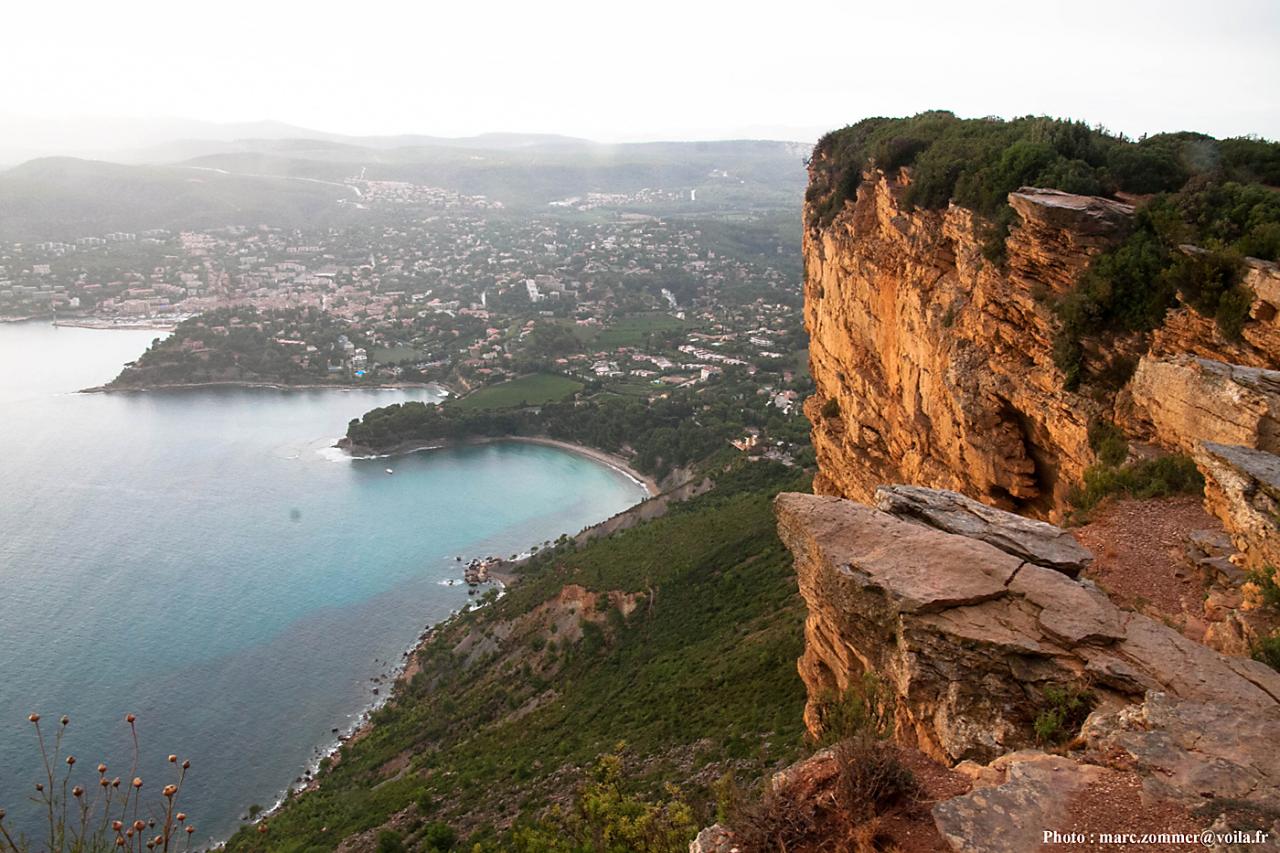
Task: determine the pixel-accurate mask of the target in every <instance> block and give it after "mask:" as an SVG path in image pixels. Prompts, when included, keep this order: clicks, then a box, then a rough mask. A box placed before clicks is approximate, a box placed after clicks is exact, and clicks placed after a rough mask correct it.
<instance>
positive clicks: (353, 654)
mask: <svg viewBox="0 0 1280 853" xmlns="http://www.w3.org/2000/svg"><path fill="white" fill-rule="evenodd" d="M157 334H159V335H161V336H162V335H163V334H164V333H163V332H159V333H157V332H155V331H138V330H132V331H131V330H94V329H81V328H66V327H55V326H53V325H51V324H48V323H38V322H27V323H14V324H5V325H0V808H3V809H5V810H6V812H7V815H8V816H7V817H6V823H7V825H9V826H10V827H11V828H12V827H16V828H18V829H21V830H25V831H28V832H31V833H33V836H34V837H37V838H39V837H42V836H39V835H38V830H39V829H40V827H41V826H42V823H41V820H42V817H41V814H42V813H41V812H39V811H38V810H37V808H36V807H35V806H34V804H32V803H31V802H30V801H29V797H30V796H31V795H32V794H33V793H34V787H33V786H34V783H35V782H36V781H38V780H39V779H40V778H42V776H43V773H44V771H43V769H42V764H41V757H40V753H39V749H38V745H37V743H36V740H35V732H34V727H33V726H32V725H31V723H30V722H28V719H27V718H28V715H29V714H32V713H38V714H40V715H41V717H42V719H41V727H42V728H43V730H44V732H45V734H46V735H47V736H49V737H50V738H52V737H53V736H54V734H55V733H56V732H57V730H59V729H61V728H62V726H61V724H60V722H59V718H60V717H61V716H62V715H66V716H67V717H68V718H69V720H70V722H69V723H68V725H67V726H66V727H65V731H64V732H63V743H62V753H63V754H64V755H65V754H67V753H71V754H73V755H74V756H75V757H76V759H77V763H76V764H75V770H74V775H75V778H74V779H73V782H72V784H75V781H77V780H78V781H80V782H82V783H83V782H84V781H85V780H86V779H88V780H90V781H93V780H95V779H96V777H97V772H96V769H95V768H96V766H97V765H98V763H99V762H100V761H102V762H105V763H106V764H107V765H108V768H109V769H108V774H107V775H108V776H109V777H110V776H115V775H119V776H122V777H125V776H127V774H129V773H130V772H132V761H133V758H132V755H133V749H132V742H131V738H130V731H129V726H128V725H127V723H126V722H125V715H126V714H133V715H135V717H136V726H137V732H138V738H139V742H140V747H141V748H140V754H141V763H140V765H139V770H138V775H139V776H141V777H142V779H143V780H144V790H147V791H150V792H151V795H152V797H153V798H155V797H157V796H158V792H159V789H160V788H161V787H163V785H164V784H166V783H167V782H169V781H171V779H170V777H171V776H172V775H173V774H174V773H175V772H176V765H172V764H169V763H168V762H167V760H166V758H167V756H169V755H170V754H173V755H176V756H178V757H179V759H180V760H189V761H190V763H191V768H190V770H189V771H188V774H187V778H186V782H185V784H184V786H183V790H182V792H181V807H182V809H183V810H184V811H185V812H187V813H188V815H190V817H189V822H191V823H193V824H194V825H195V826H196V827H197V834H196V836H195V838H196V839H197V840H200V841H203V842H205V843H208V842H210V841H215V840H221V839H223V838H225V837H226V836H228V835H229V834H230V833H231V832H233V831H234V829H235V828H236V826H237V825H238V824H239V822H240V821H241V820H243V819H244V818H245V817H246V816H247V815H248V814H249V811H250V809H251V807H253V806H258V807H261V808H270V807H271V806H272V805H274V804H275V803H276V802H278V801H279V799H280V798H281V796H282V795H283V794H284V793H285V792H286V790H288V789H289V788H290V787H291V786H294V785H296V784H297V783H298V782H299V781H300V780H302V779H304V774H305V773H306V771H307V770H308V768H313V767H314V766H315V763H316V761H317V760H318V759H319V758H320V757H321V756H322V755H323V754H325V753H326V752H327V751H329V750H331V749H332V748H333V746H334V744H335V743H336V741H337V739H338V738H339V737H340V736H342V735H343V734H345V733H347V732H349V731H351V730H352V729H353V728H354V727H355V726H356V725H358V724H359V722H360V721H361V719H362V716H363V715H364V714H366V713H367V712H368V710H369V708H370V707H371V706H372V705H373V704H375V703H377V702H379V701H382V700H385V697H386V695H387V694H388V692H389V689H390V679H391V678H392V677H393V675H394V672H395V671H396V669H397V668H398V667H399V666H400V665H401V664H402V662H403V659H404V654H405V652H406V650H407V649H409V648H410V647H411V646H412V645H413V644H414V643H415V641H416V640H417V638H418V637H419V636H420V635H421V633H422V632H423V630H424V629H425V628H426V627H427V626H430V625H432V624H435V623H438V622H439V621H441V620H443V619H446V618H447V617H448V616H449V615H450V614H451V613H453V612H455V611H457V610H459V609H460V608H464V607H467V606H469V604H470V603H471V602H474V601H475V600H476V598H477V597H476V596H470V595H468V588H467V587H466V586H465V585H464V584H462V583H461V582H460V579H461V575H462V569H463V565H464V564H465V561H467V560H469V559H471V558H473V557H480V556H487V555H496V556H511V555H513V554H518V553H524V552H527V551H528V550H529V549H530V548H531V547H532V546H534V545H536V544H538V543H541V542H544V541H546V540H549V539H554V538H556V537H557V536H558V535H560V534H561V533H565V532H575V531H577V530H579V529H581V528H583V527H585V526H587V525H590V524H593V523H595V522H598V521H601V520H603V519H605V518H607V517H609V516H610V515H612V514H614V513H616V512H619V511H621V510H623V509H625V508H627V507H629V506H632V505H634V504H635V503H637V502H638V501H640V500H642V499H643V498H644V495H645V493H644V489H643V487H642V486H641V485H640V484H639V483H637V482H635V481H634V480H632V479H631V478H629V477H628V476H626V475H625V474H623V473H622V472H620V471H618V470H615V469H613V468H611V467H609V466H606V465H604V464H601V463H599V462H597V461H594V460H592V459H589V458H587V457H584V456H581V455H578V454H575V453H571V452H568V451H565V450H561V449H557V448H553V447H545V446H541V445H533V444H525V443H516V442H504V443H497V444H489V445H481V446H472V447H458V448H451V449H442V450H432V451H426V452H419V453H414V454H409V455H404V456H397V457H391V458H383V459H370V460H352V459H350V458H348V457H347V456H345V455H344V454H342V453H341V452H339V451H337V450H336V449H335V448H334V447H333V444H334V442H335V441H336V439H337V438H338V437H339V436H341V435H342V434H343V432H344V431H345V429H346V425H347V423H348V421H349V420H350V419H352V418H354V417H358V416H359V415H361V414H362V413H363V412H365V411H367V410H368V409H370V408H373V407H375V406H383V405H388V404H391V403H396V402H400V401H404V400H427V401H432V400H438V399H439V397H440V396H441V395H440V392H438V391H436V390H434V389H430V388H419V389H389V390H336V389H334V390H328V389H326V390H296V391H278V390H269V389H234V388H218V389H204V390H185V391H156V392H146V393H113V394H101V393H91V394H84V393H77V392H78V391H79V390H80V389H82V388H86V387H90V386H95V385H99V384H101V383H103V382H106V381H108V380H110V379H111V378H112V377H113V376H114V375H115V374H116V373H117V372H118V371H119V370H120V367H121V365H122V364H123V363H124V362H126V361H129V360H131V359H133V358H135V357H137V356H138V355H139V354H140V353H141V352H142V351H143V350H144V349H145V348H146V347H147V346H148V345H149V344H150V343H151V341H152V339H153V338H155V337H156V336H157ZM387 469H391V471H392V473H388V472H387ZM458 558H461V561H462V562H460V561H459V559H458ZM61 766H62V767H65V765H61ZM127 782H128V779H127V778H126V779H125V784H127Z"/></svg>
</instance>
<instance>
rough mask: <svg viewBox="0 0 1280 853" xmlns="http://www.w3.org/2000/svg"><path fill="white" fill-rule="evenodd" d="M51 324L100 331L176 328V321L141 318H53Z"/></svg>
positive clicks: (157, 330)
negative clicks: (148, 321) (120, 321)
mask: <svg viewBox="0 0 1280 853" xmlns="http://www.w3.org/2000/svg"><path fill="white" fill-rule="evenodd" d="M53 325H55V326H62V327H65V328H68V329H99V330H102V331H110V330H111V329H133V330H135V331H136V330H139V329H141V330H148V331H156V332H172V331H173V330H174V329H176V328H178V324H177V323H147V322H144V321H142V320H135V321H125V322H123V323H115V322H112V321H110V320H94V319H85V320H54V321H53Z"/></svg>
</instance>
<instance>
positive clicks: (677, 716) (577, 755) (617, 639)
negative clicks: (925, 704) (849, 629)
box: [228, 462, 808, 851]
mask: <svg viewBox="0 0 1280 853" xmlns="http://www.w3.org/2000/svg"><path fill="white" fill-rule="evenodd" d="M807 486H808V482H807V478H806V477H805V475H803V474H799V473H797V472H796V471H795V470H794V469H788V468H784V467H783V466H780V465H776V464H773V463H767V462H759V463H746V464H742V465H740V466H739V467H738V468H737V469H736V470H735V471H733V472H732V473H729V474H725V475H724V476H723V477H722V478H721V481H720V483H719V484H718V486H717V488H716V489H715V490H713V491H712V492H710V493H708V494H706V495H704V496H702V497H700V498H697V499H695V500H693V501H691V502H689V503H687V504H684V505H679V506H677V507H676V508H675V509H674V510H673V511H672V512H671V514H669V515H668V516H666V517H664V518H661V519H658V520H656V521H653V522H649V523H647V524H643V525H640V526H638V527H636V528H633V529H631V530H629V531H626V532H623V533H620V534H615V535H613V536H611V537H609V538H606V539H601V540H597V541H595V542H593V543H591V544H589V545H586V546H584V547H581V548H579V549H576V550H574V549H573V547H572V546H570V545H568V544H561V545H560V546H559V547H557V548H555V549H549V550H547V551H546V552H544V553H542V554H541V555H539V556H538V557H537V558H535V559H534V560H533V561H532V562H531V563H530V564H529V565H528V567H527V569H526V570H525V571H524V573H523V575H522V579H521V581H520V582H519V583H518V584H517V585H516V586H514V587H513V588H512V590H511V591H510V592H509V593H508V594H507V595H506V596H504V597H502V598H501V599H499V600H498V601H497V602H496V603H493V604H491V605H489V606H486V607H483V608H480V609H478V610H474V611H472V612H469V613H466V614H464V615H461V616H458V617H455V618H454V619H453V620H452V621H451V622H449V623H447V624H446V625H445V626H443V627H442V628H440V629H438V630H437V632H436V634H435V636H434V638H433V639H432V640H431V641H430V643H429V644H428V646H427V647H426V649H425V652H424V653H423V654H422V656H421V659H420V662H421V671H420V672H418V673H417V674H416V675H414V676H413V678H412V679H411V680H410V681H409V682H408V686H407V688H405V689H403V690H401V691H400V692H398V693H397V694H396V697H395V699H394V701H393V702H392V703H391V704H390V705H389V706H387V707H386V708H384V709H382V710H381V711H379V712H378V713H377V714H376V715H375V718H374V722H375V724H376V725H375V727H374V728H373V729H372V731H371V733H370V734H369V735H368V736H367V737H365V738H363V739H360V740H358V741H356V742H354V743H352V744H349V745H348V746H347V747H346V748H345V749H344V750H343V751H342V754H341V760H340V762H338V763H337V764H336V765H335V766H333V767H332V768H330V769H329V770H328V771H327V772H325V773H323V774H322V776H321V781H320V784H319V786H318V788H317V789H316V790H314V791H312V792H309V793H307V794H305V795H302V796H299V797H296V798H295V799H293V800H292V801H290V802H289V803H288V804H287V805H286V806H285V807H284V809H283V810H282V812H281V813H280V814H278V815H276V816H274V817H273V818H272V819H271V820H270V822H269V831H268V832H266V833H265V834H260V833H259V832H257V831H256V830H255V829H254V828H253V827H246V828H245V829H244V830H242V831H241V832H240V833H239V834H238V835H236V836H235V837H234V838H233V839H232V840H231V842H230V844H229V846H228V849H229V850H231V851H261V850H281V851H310V850H317V851H318V850H330V849H333V848H334V847H335V846H336V845H337V844H338V843H339V842H340V841H341V840H342V839H343V838H346V837H349V836H351V835H352V834H353V833H359V832H364V831H369V830H373V829H376V828H378V827H382V826H383V825H384V824H386V823H387V821H388V820H389V819H390V818H392V816H393V815H397V814H398V813H399V814H401V816H400V817H399V818H397V819H396V821H395V822H393V825H394V826H395V828H396V831H397V833H398V834H399V835H400V836H402V837H403V838H404V840H405V842H406V844H407V845H408V846H409V847H410V849H413V847H414V845H415V844H417V843H418V842H419V841H421V839H420V838H418V836H419V835H421V834H422V833H425V832H438V831H439V825H440V824H446V825H448V826H449V827H450V828H452V830H453V831H454V832H456V833H457V835H458V836H459V837H460V838H462V839H465V840H466V845H460V846H459V848H458V849H471V847H470V846H467V845H471V844H473V843H475V842H484V848H483V849H505V846H504V842H503V841H502V839H504V838H506V837H507V836H506V834H505V833H506V829H507V827H509V826H511V825H512V823H513V822H514V823H515V824H516V825H521V824H528V823H530V822H533V821H535V820H536V818H537V817H538V816H539V815H540V814H541V813H543V812H544V811H545V810H546V809H547V807H548V806H550V805H552V804H553V803H563V802H566V801H567V800H569V799H570V798H571V796H572V793H573V791H574V789H575V788H576V787H577V786H578V785H579V784H581V783H582V782H583V781H584V778H585V777H584V771H585V770H586V769H588V768H589V767H590V766H591V765H592V764H593V763H594V762H595V760H596V759H597V757H598V756H600V755H601V754H604V753H608V752H612V751H613V750H615V748H616V747H617V744H618V743H619V742H620V741H623V742H625V744H626V745H625V747H624V748H623V749H622V755H623V756H624V757H625V758H626V760H627V764H628V766H629V767H632V768H636V773H635V774H633V775H632V776H631V777H630V781H629V783H628V784H629V785H631V786H632V787H633V788H635V789H636V790H638V791H640V792H641V793H645V792H649V793H656V795H657V796H661V794H660V793H659V792H660V791H661V789H662V786H663V785H664V784H665V783H668V782H670V781H672V780H678V781H679V783H680V784H681V785H682V786H683V788H684V792H683V796H684V797H685V798H686V799H687V800H688V801H689V802H692V803H693V804H694V806H695V809H696V810H698V817H699V819H702V818H706V819H708V820H709V819H711V818H712V811H713V807H712V803H711V801H712V796H711V794H710V792H709V790H708V787H709V785H710V784H711V783H712V782H713V781H714V780H716V779H717V778H719V777H720V776H722V775H723V774H724V773H726V772H736V773H738V774H739V775H740V777H741V778H742V779H744V780H747V779H750V780H752V781H754V780H755V779H758V778H759V777H760V776H761V775H762V774H764V773H766V772H767V771H768V769H769V768H772V767H776V766H778V765H780V764H781V763H784V762H786V761H788V760H790V759H791V758H793V757H794V756H795V755H797V753H798V751H799V749H800V747H801V744H802V722H801V711H802V708H803V704H804V698H805V694H804V688H803V685H802V684H801V682H800V679H799V677H798V675H797V674H796V669H795V660H796V657H797V656H798V655H799V654H800V652H801V651H802V645H803V641H802V625H803V621H804V616H803V605H802V602H801V600H800V599H799V596H798V593H797V591H796V586H795V578H794V574H793V572H792V569H791V559H790V556H789V554H788V553H787V552H786V550H785V548H784V547H783V545H782V543H781V542H780V541H779V540H778V538H777V535H776V533H775V530H774V519H773V513H772V509H771V499H772V496H773V495H774V494H776V492H777V491H778V490H780V489H781V488H788V489H803V488H807ZM562 590H564V592H562ZM592 594H594V597H596V601H595V602H594V604H593V603H592V602H591V601H590V600H589V599H591V598H592V597H593V595H592ZM610 595H612V597H610ZM406 810H407V811H406ZM424 849H425V848H424Z"/></svg>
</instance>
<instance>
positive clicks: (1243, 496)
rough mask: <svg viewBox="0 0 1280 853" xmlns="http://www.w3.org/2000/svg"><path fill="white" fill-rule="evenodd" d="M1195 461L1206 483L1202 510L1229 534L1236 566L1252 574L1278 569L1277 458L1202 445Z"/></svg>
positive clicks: (1260, 452) (1279, 497) (1279, 479)
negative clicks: (1215, 517)
mask: <svg viewBox="0 0 1280 853" xmlns="http://www.w3.org/2000/svg"><path fill="white" fill-rule="evenodd" d="M1194 458H1195V461H1196V465H1197V466H1198V467H1199V468H1200V471H1201V473H1203V474H1204V478H1205V486H1204V493H1205V508H1206V509H1208V510H1209V512H1211V513H1213V514H1214V515H1216V516H1217V517H1218V518H1219V519H1221V520H1222V523H1223V526H1225V527H1226V529H1227V531H1228V532H1229V533H1230V534H1231V538H1232V541H1233V542H1234V544H1235V546H1236V548H1237V550H1238V551H1239V552H1240V554H1239V557H1238V560H1239V561H1240V562H1241V563H1242V564H1244V565H1245V566H1248V567H1250V568H1255V569H1262V568H1265V567H1272V568H1274V567H1280V456H1276V455H1275V454H1272V453H1267V452H1266V451H1263V450H1254V449H1252V448H1249V447H1233V446H1228V445H1224V444H1215V443H1213V442H1201V443H1200V444H1198V445H1197V446H1196V449H1195V454H1194Z"/></svg>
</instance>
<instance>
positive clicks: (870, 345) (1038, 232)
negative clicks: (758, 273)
mask: <svg viewBox="0 0 1280 853" xmlns="http://www.w3.org/2000/svg"><path fill="white" fill-rule="evenodd" d="M902 190H903V187H902V186H901V185H900V183H899V182H895V181H890V180H889V179H888V178H886V177H885V176H883V175H882V174H879V173H872V174H871V175H870V176H869V179H868V180H866V181H864V183H863V184H862V186H861V187H860V188H859V190H858V192H857V200H856V202H854V203H853V204H852V205H850V206H848V207H847V208H846V209H845V211H844V212H843V213H842V214H841V215H839V216H838V217H836V219H835V221H834V222H832V223H831V225H830V226H828V227H826V228H822V229H819V228H817V227H810V228H808V229H806V232H805V237H804V254H805V262H806V270H807V274H806V281H805V323H806V325H807V327H808V330H809V335H810V363H811V369H812V372H813V376H814V380H815V382H816V383H817V394H815V395H814V397H812V398H811V399H810V400H809V402H808V403H807V404H806V409H805V411H806V413H807V414H808V415H809V417H810V420H811V421H812V422H813V424H814V430H813V438H814V446H815V450H816V452H817V455H818V463H819V474H818V478H817V480H816V482H815V490H816V491H818V492H819V493H822V494H833V495H840V496H844V497H849V498H853V499H856V500H861V501H869V500H870V499H871V496H872V494H873V493H874V491H875V489H876V487H877V486H879V485H881V484H884V483H894V482H906V483H914V484H918V485H924V486H932V487H938V488H947V489H954V490H956V491H959V492H963V493H965V494H967V495H970V496H971V497H976V498H978V499H980V500H982V501H983V502H985V503H989V504H993V505H996V506H1000V507H1002V508H1005V509H1016V510H1018V511H1020V512H1022V513H1024V514H1031V515H1037V516H1047V515H1050V514H1051V513H1052V512H1053V510H1054V509H1055V508H1058V507H1061V506H1062V505H1063V503H1064V502H1065V498H1066V495H1067V492H1068V491H1069V490H1070V488H1071V486H1072V485H1073V484H1074V483H1076V482H1078V481H1079V479H1080V476H1081V474H1082V473H1083V471H1084V469H1085V467H1087V466H1088V465H1089V464H1091V463H1092V461H1093V453H1092V451H1090V449H1089V445H1088V438H1087V428H1088V423H1089V421H1090V418H1091V417H1093V416H1094V415H1096V414H1097V413H1099V412H1100V411H1102V409H1103V405H1102V404H1100V403H1099V402H1097V401H1095V400H1093V399H1090V398H1087V397H1082V396H1080V395H1076V394H1072V393H1069V392H1066V391H1064V390H1063V378H1062V375H1061V373H1060V372H1059V371H1058V369H1057V368H1056V367H1055V366H1054V364H1053V357H1052V349H1053V346H1052V338H1053V333H1054V329H1055V327H1056V320H1055V318H1054V317H1053V315H1052V312H1051V310H1050V308H1049V304H1048V300H1047V298H1046V297H1047V296H1049V295H1050V294H1052V293H1053V292H1055V291H1062V290H1065V289H1066V288H1068V287H1069V286H1070V285H1071V283H1072V282H1074V280H1075V276H1076V275H1078V274H1079V272H1080V270H1082V269H1083V268H1084V267H1085V266H1086V265H1087V264H1088V262H1089V260H1090V258H1092V257H1093V256H1094V255H1096V254H1097V253H1098V252H1100V251H1102V250H1103V249H1104V248H1105V247H1107V246H1108V245H1112V244H1113V243H1114V242H1116V241H1118V240H1119V239H1121V238H1122V237H1123V236H1124V234H1125V233H1126V231H1127V230H1128V227H1129V225H1128V222H1129V215H1130V213H1131V212H1132V210H1131V208H1129V207H1128V206H1126V205H1123V204H1119V203H1117V202H1113V201H1110V200H1107V199H1101V198H1093V197H1085V196H1072V195H1069V194H1066V193H1059V192H1052V191H1044V190H1035V189H1029V188H1028V189H1024V190H1021V191H1019V192H1017V193H1014V194H1013V195H1012V196H1011V197H1010V202H1011V204H1013V205H1014V208H1015V210H1016V211H1017V212H1018V214H1019V220H1020V222H1019V224H1018V225H1016V226H1015V227H1014V228H1013V230H1012V233H1011V234H1010V236H1009V239H1008V242H1007V244H1006V246H1007V256H1008V262H1007V268H1006V269H1001V268H1000V267H999V266H998V265H996V264H993V263H991V262H989V261H987V260H985V259H984V257H983V255H982V235H983V232H984V229H985V226H984V225H983V223H982V222H981V221H980V220H979V219H977V218H976V217H975V215H974V214H973V213H972V212H970V211H968V210H966V209H964V208H960V207H956V206H952V207H951V208H949V209H948V210H946V211H945V212H937V211H925V210H914V211H908V210H906V209H905V208H904V207H903V206H902V205H901V204H900V201H899V199H900V195H901V192H902ZM1114 355H1115V356H1116V357H1119V356H1122V355H1124V353H1123V352H1121V351H1117V352H1116V353H1114ZM828 401H834V402H828Z"/></svg>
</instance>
